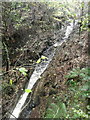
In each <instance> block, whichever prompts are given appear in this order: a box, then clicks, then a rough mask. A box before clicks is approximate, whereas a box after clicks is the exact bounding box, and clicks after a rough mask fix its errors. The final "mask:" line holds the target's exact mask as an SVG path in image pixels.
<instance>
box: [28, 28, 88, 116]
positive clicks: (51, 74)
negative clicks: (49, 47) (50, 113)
mask: <svg viewBox="0 0 90 120" xmlns="http://www.w3.org/2000/svg"><path fill="white" fill-rule="evenodd" d="M87 48H88V32H87V31H84V32H82V34H81V36H79V34H78V30H76V31H75V32H74V33H73V34H71V36H70V38H69V40H68V41H67V42H66V43H63V44H62V46H60V47H58V48H57V52H56V54H55V56H54V58H53V60H52V62H51V63H50V65H49V66H48V68H47V70H46V71H45V72H44V73H43V75H42V76H41V79H39V80H38V83H37V85H36V87H35V89H34V90H33V92H34V95H33V101H34V102H35V103H36V102H37V101H39V105H38V106H37V107H35V108H33V110H32V112H31V115H28V117H30V118H41V117H43V115H44V113H45V110H46V108H47V107H48V101H49V100H51V101H53V98H55V97H57V96H59V97H61V98H62V100H63V101H64V100H65V96H69V94H70V91H69V93H68V90H67V87H68V86H67V85H66V82H67V80H68V79H67V78H65V75H67V73H68V72H69V71H70V70H72V69H73V68H77V67H80V68H84V67H87V64H88V53H87ZM37 98H38V99H37ZM72 98H73V97H72ZM69 99H70V98H69ZM81 99H82V98H81Z"/></svg>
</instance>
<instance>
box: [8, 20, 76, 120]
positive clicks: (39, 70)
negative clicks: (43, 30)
mask: <svg viewBox="0 0 90 120" xmlns="http://www.w3.org/2000/svg"><path fill="white" fill-rule="evenodd" d="M76 23H77V21H76V22H75V24H73V22H72V23H70V25H69V26H67V29H66V33H65V37H63V40H62V41H61V42H57V43H56V44H54V45H53V46H54V47H57V46H61V45H62V43H63V42H65V41H66V40H67V38H68V37H69V35H70V33H71V32H72V30H73V27H74V26H75V25H76ZM53 49H54V48H53ZM49 52H50V51H48V50H47V51H46V57H48V60H47V61H46V62H41V63H39V64H38V65H37V66H36V68H35V70H34V72H33V74H32V76H31V78H30V80H29V83H28V86H27V88H26V89H32V88H33V86H34V84H35V83H36V81H37V80H38V79H39V78H40V75H41V74H42V73H43V72H44V71H45V70H46V68H47V66H48V64H49V63H50V61H51V60H52V58H53V56H54V53H55V50H52V51H51V53H49ZM48 53H49V54H48ZM28 94H29V93H26V92H25V93H23V95H21V97H20V100H19V101H18V103H17V105H16V107H15V109H14V110H13V112H12V115H11V116H10V118H14V119H15V118H18V117H19V115H20V112H21V110H22V107H23V105H24V103H25V101H26V99H27V96H28ZM14 116H15V117H14Z"/></svg>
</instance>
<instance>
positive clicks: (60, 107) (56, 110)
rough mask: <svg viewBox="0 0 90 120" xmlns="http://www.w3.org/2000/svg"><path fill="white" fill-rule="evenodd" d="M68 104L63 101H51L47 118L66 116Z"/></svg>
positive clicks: (46, 114)
mask: <svg viewBox="0 0 90 120" xmlns="http://www.w3.org/2000/svg"><path fill="white" fill-rule="evenodd" d="M66 112H67V110H66V106H65V104H64V103H63V102H58V103H51V104H50V106H49V107H48V108H47V110H46V113H45V118H62V117H63V118H65V117H66Z"/></svg>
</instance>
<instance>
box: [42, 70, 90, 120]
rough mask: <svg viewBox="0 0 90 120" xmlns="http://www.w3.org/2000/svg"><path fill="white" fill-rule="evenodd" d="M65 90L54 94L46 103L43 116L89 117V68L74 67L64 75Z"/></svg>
mask: <svg viewBox="0 0 90 120" xmlns="http://www.w3.org/2000/svg"><path fill="white" fill-rule="evenodd" d="M65 77H66V78H67V79H68V80H67V82H66V84H67V91H65V92H64V91H63V93H62V95H58V96H57V95H54V96H53V101H50V102H49V103H48V105H47V106H48V107H47V108H46V112H45V114H44V116H43V117H44V118H64V119H84V120H86V119H89V118H90V116H89V112H90V105H89V103H88V100H89V99H90V89H89V87H90V81H89V80H90V68H82V69H80V68H76V69H73V70H72V71H70V72H69V74H68V75H66V76H65Z"/></svg>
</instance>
